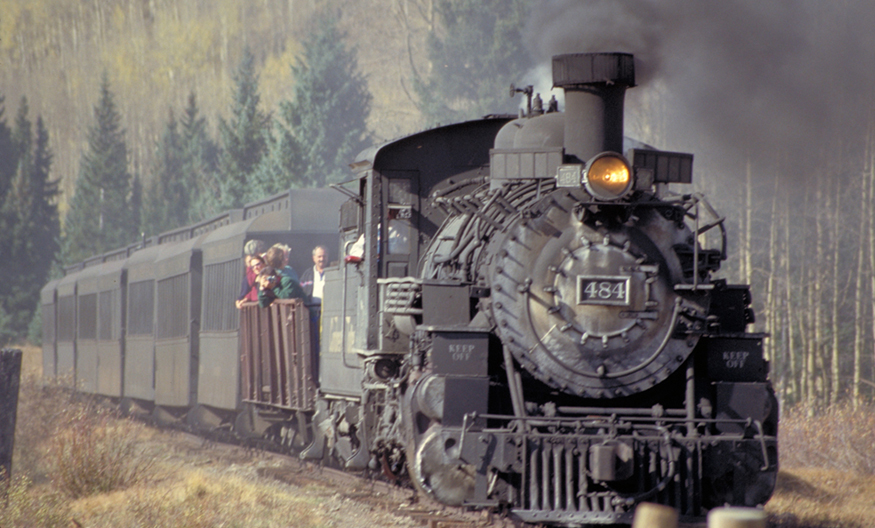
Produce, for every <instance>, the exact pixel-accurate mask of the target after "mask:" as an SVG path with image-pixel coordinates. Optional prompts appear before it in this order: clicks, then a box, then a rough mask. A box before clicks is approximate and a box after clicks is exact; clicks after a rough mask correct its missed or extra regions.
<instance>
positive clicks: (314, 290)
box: [301, 246, 328, 376]
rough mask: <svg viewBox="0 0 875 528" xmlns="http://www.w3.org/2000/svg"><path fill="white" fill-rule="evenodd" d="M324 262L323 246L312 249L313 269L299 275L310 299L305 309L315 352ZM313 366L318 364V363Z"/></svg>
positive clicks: (323, 282) (323, 278)
mask: <svg viewBox="0 0 875 528" xmlns="http://www.w3.org/2000/svg"><path fill="white" fill-rule="evenodd" d="M326 262H328V250H327V249H325V247H324V246H316V247H314V248H313V267H311V268H307V269H306V270H304V273H302V274H301V287H302V288H304V293H306V294H307V295H308V296H309V297H310V299H311V301H310V304H309V305H308V306H307V307H308V308H309V309H310V336H311V337H310V342H311V343H313V344H315V346H316V348H315V350H318V349H319V330H320V328H319V326H320V325H319V320H320V318H321V317H322V291H323V289H324V288H325V263H326ZM315 364H318V361H317V362H316V363H315ZM317 376H318V374H317Z"/></svg>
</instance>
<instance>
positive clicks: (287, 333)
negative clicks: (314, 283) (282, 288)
mask: <svg viewBox="0 0 875 528" xmlns="http://www.w3.org/2000/svg"><path fill="white" fill-rule="evenodd" d="M315 356H316V354H315V353H314V351H313V347H312V343H311V341H310V313H309V310H308V309H307V307H306V306H304V303H303V301H301V300H300V299H278V300H276V301H274V302H273V303H272V304H271V305H270V306H269V307H267V308H260V307H258V305H255V304H252V305H245V306H244V307H243V308H242V310H241V314H240V372H241V376H240V377H241V385H242V386H241V388H240V390H241V398H242V400H243V402H244V403H252V404H256V405H266V406H270V407H273V408H277V409H284V410H289V411H307V410H312V409H313V408H314V406H315V402H316V382H317V381H318V380H316V378H315V360H316V357H315Z"/></svg>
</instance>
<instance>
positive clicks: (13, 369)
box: [0, 348, 21, 494]
mask: <svg viewBox="0 0 875 528" xmlns="http://www.w3.org/2000/svg"><path fill="white" fill-rule="evenodd" d="M20 375H21V350H17V349H8V348H4V349H3V350H0V482H2V481H3V480H5V479H7V478H8V477H9V476H10V475H12V446H13V445H14V443H15V412H16V408H17V407H18V380H19V378H20ZM5 491H6V485H2V486H0V493H2V494H5Z"/></svg>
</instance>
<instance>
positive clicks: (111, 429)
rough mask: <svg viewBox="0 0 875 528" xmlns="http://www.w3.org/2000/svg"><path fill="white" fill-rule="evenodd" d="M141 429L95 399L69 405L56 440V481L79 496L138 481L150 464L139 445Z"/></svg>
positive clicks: (53, 451) (121, 486)
mask: <svg viewBox="0 0 875 528" xmlns="http://www.w3.org/2000/svg"><path fill="white" fill-rule="evenodd" d="M139 429H140V426H139V425H138V424H136V423H134V422H132V421H130V420H124V419H120V418H119V417H118V416H117V414H116V413H115V412H114V411H111V410H108V409H105V408H101V407H99V406H97V405H94V404H91V403H87V404H80V405H74V406H71V407H69V408H68V409H67V410H66V412H65V416H64V425H63V427H62V428H61V429H60V430H59V431H58V433H57V434H56V435H55V437H54V439H53V442H52V455H53V456H52V458H53V461H54V463H55V467H54V482H55V485H56V486H58V488H59V489H61V490H63V491H64V492H65V493H67V494H68V495H70V496H71V497H73V498H79V497H84V496H87V495H92V494H95V493H105V492H109V491H113V490H116V489H121V488H125V487H127V486H130V485H131V484H134V483H135V482H137V481H138V480H139V479H140V478H141V477H142V476H143V474H144V471H145V470H146V469H147V467H148V465H149V463H148V461H147V460H146V459H145V458H144V457H141V456H140V455H139V453H138V451H137V449H136V447H137V436H138V434H139Z"/></svg>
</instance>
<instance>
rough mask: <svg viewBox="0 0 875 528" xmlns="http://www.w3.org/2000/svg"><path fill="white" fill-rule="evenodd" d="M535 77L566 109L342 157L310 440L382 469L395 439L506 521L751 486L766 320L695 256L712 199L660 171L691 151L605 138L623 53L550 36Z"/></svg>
mask: <svg viewBox="0 0 875 528" xmlns="http://www.w3.org/2000/svg"><path fill="white" fill-rule="evenodd" d="M553 81H554V85H555V86H557V87H561V88H563V89H564V91H565V111H564V112H562V113H560V112H547V113H544V112H539V111H537V110H536V111H533V112H531V113H529V114H528V115H524V116H521V117H519V118H516V119H514V118H512V117H487V118H485V119H483V120H478V121H474V122H469V123H463V124H458V125H451V126H449V127H441V128H438V129H434V130H432V131H427V132H423V133H421V134H418V135H414V136H410V137H407V138H403V139H401V140H398V141H396V142H394V143H391V144H389V145H385V146H382V147H380V148H376V149H372V150H371V151H368V152H366V153H364V154H363V156H362V157H360V158H359V160H358V161H357V162H356V163H355V164H354V165H353V167H354V168H355V169H356V170H358V171H359V172H358V174H359V191H360V192H359V193H357V195H355V196H353V197H352V199H351V200H350V201H349V202H348V203H347V204H346V205H345V206H344V209H343V210H342V212H341V229H342V233H341V238H342V239H343V240H345V244H344V247H345V248H346V249H347V250H349V248H350V247H351V246H353V245H354V244H355V243H356V242H358V244H359V245H361V244H362V243H363V246H364V258H363V259H362V260H361V261H360V262H358V263H354V264H342V265H341V266H340V267H339V268H338V269H336V270H330V271H329V278H328V282H327V283H326V295H325V300H324V301H323V320H322V343H323V347H322V352H321V354H322V357H321V374H320V376H321V378H320V381H321V389H320V390H321V393H322V394H323V396H324V399H323V401H322V403H321V408H320V411H319V412H318V413H317V415H316V417H315V418H314V424H315V425H316V427H315V430H316V431H317V441H316V442H315V443H314V445H316V446H320V445H331V446H333V447H332V449H334V451H335V452H336V453H343V454H344V456H343V458H344V459H345V460H346V461H347V466H348V467H364V465H365V464H366V463H370V465H371V466H372V467H375V468H378V467H382V468H383V470H384V471H385V472H387V474H391V472H392V471H394V470H396V469H397V468H399V467H401V466H402V465H404V462H405V461H406V466H407V471H408V473H409V475H410V477H411V479H412V480H413V482H414V484H415V485H416V486H417V487H418V488H419V489H420V490H422V491H423V492H424V493H426V494H428V495H430V496H431V497H433V498H435V499H436V500H438V501H441V502H444V503H447V504H454V505H464V506H470V507H475V508H499V509H505V510H507V511H509V512H511V513H512V514H513V515H514V516H516V517H518V518H520V519H522V520H523V521H526V522H537V523H547V524H565V525H582V524H613V523H623V522H631V517H632V514H633V511H634V506H635V505H636V504H637V503H639V502H642V501H649V502H656V503H662V504H666V505H669V506H672V507H674V508H676V509H677V510H678V511H679V512H680V515H681V518H688V519H694V518H701V517H702V516H704V515H705V513H706V512H707V510H708V509H710V508H713V507H716V506H722V505H725V504H731V505H745V506H755V505H758V504H763V503H764V502H765V501H767V500H768V498H769V497H770V495H771V493H772V490H773V488H774V484H775V478H776V475H777V461H778V458H777V442H776V436H777V404H776V399H775V397H774V393H773V390H772V387H771V385H770V383H769V381H768V378H767V375H768V363H767V361H765V360H764V358H763V350H762V344H763V339H764V337H765V336H764V335H763V334H755V333H748V332H746V327H747V325H748V324H749V323H751V322H753V312H752V310H751V308H750V293H749V287H748V286H747V285H728V284H726V282H725V281H724V280H717V279H716V278H714V274H715V272H716V271H717V270H718V269H719V267H720V264H721V261H723V260H724V259H725V258H726V243H725V233H724V232H723V229H724V227H723V219H722V218H719V217H717V216H716V213H715V212H714V211H713V209H712V208H711V207H710V206H709V205H708V203H707V202H706V201H705V199H704V197H702V196H700V195H698V194H676V193H675V192H673V191H672V190H671V188H672V187H674V186H675V185H683V184H689V183H691V181H692V156H691V155H689V154H682V153H673V152H662V151H657V150H654V149H651V148H646V147H645V146H644V145H642V144H639V143H635V142H632V141H631V140H627V139H624V136H623V101H624V94H625V90H626V89H627V88H628V87H632V86H634V85H635V78H634V66H633V58H632V56H631V55H628V54H619V53H612V54H572V55H560V56H556V57H554V58H553ZM537 106H538V105H536V108H537ZM624 143H626V144H625V145H624ZM624 147H632V148H628V149H626V148H624ZM621 152H626V155H623V154H621ZM353 260H357V259H353ZM319 435H324V437H325V441H324V442H321V443H320V441H319V438H318V436H319ZM317 451H318V453H319V455H320V456H321V453H322V451H321V449H320V450H317ZM306 455H308V453H305V456H306ZM311 456H312V455H311Z"/></svg>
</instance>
